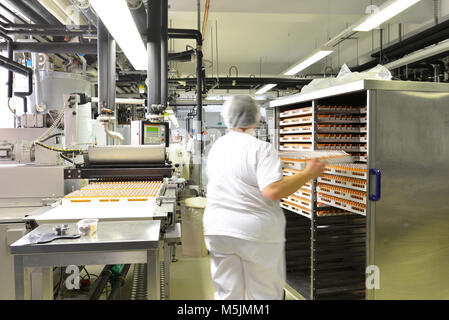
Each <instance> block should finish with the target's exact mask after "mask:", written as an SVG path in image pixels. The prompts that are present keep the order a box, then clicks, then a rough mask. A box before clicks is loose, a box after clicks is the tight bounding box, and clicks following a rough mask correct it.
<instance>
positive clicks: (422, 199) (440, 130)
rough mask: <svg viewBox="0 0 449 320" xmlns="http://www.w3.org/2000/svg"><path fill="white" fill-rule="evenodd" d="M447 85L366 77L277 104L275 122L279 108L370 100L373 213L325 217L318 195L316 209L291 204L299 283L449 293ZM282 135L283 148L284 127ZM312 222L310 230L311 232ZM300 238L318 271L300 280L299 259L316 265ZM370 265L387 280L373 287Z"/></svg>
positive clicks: (349, 291)
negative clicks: (304, 212) (305, 211)
mask: <svg viewBox="0 0 449 320" xmlns="http://www.w3.org/2000/svg"><path fill="white" fill-rule="evenodd" d="M448 92H449V85H447V84H441V83H423V82H402V81H381V80H360V81H356V82H351V83H345V84H341V85H338V86H334V87H331V88H326V89H322V90H317V91H315V92H310V93H306V94H298V95H292V96H288V97H284V98H280V99H278V100H275V101H273V102H271V107H274V108H275V110H276V116H275V118H274V121H275V123H274V125H275V128H276V129H279V122H280V113H281V112H282V111H284V110H288V109H289V108H290V109H294V108H298V105H299V106H301V105H302V106H305V105H306V104H312V106H313V107H314V109H315V108H316V107H317V106H318V105H319V104H325V105H348V106H359V105H360V104H361V103H365V102H366V105H367V109H366V112H367V128H366V130H367V131H366V134H367V165H368V168H369V169H370V168H371V170H368V181H367V185H368V190H367V192H368V197H367V200H366V217H365V216H363V215H341V216H318V210H319V209H318V207H317V203H316V201H315V200H316V198H315V197H314V199H313V200H314V210H313V214H312V215H311V216H310V217H307V218H305V217H303V216H301V215H299V214H295V213H292V212H289V211H288V210H285V214H286V216H287V232H286V234H287V236H286V237H287V243H286V255H287V282H288V284H289V285H290V287H292V288H293V289H295V290H297V291H298V292H299V293H300V294H301V295H303V296H304V297H305V298H310V299H360V298H362V299H363V298H366V299H417V298H418V299H429V298H432V299H441V298H444V297H445V296H446V295H447V294H448V289H447V288H448V287H449V283H448V281H449V280H446V279H443V278H441V277H438V274H443V273H444V272H445V271H444V270H447V268H448V267H449V257H448V256H447V254H445V253H444V252H443V251H444V249H443V247H442V246H443V245H442V244H441V243H440V242H438V239H440V238H441V237H444V235H445V234H447V228H446V227H445V226H447V219H446V220H445V217H447V210H448V209H449V200H448V198H447V192H449V189H448V185H447V182H446V181H445V180H444V181H443V178H442V175H441V174H442V172H448V171H447V170H449V165H448V162H447V157H449V151H448V149H447V148H446V147H445V146H447V145H448V143H449V141H448V136H449V134H448V133H449V132H448V131H447V125H445V123H446V122H445V121H446V120H444V119H448V117H449V108H447V104H448V103H449V94H448ZM314 123H316V119H315V121H314ZM314 132H316V130H314ZM407 137H408V138H407ZM411 137H415V138H413V139H412V138H411ZM314 140H315V139H314ZM275 143H276V146H277V147H278V148H279V130H276V133H275ZM423 152H424V153H425V155H424V154H423ZM443 159H446V160H443ZM372 169H376V172H378V173H379V175H377V176H375V175H373V172H374V171H373V170H372ZM380 172H382V176H383V178H382V195H381V194H380V190H381V188H380V186H381V185H380V182H381V180H380ZM415 176H416V177H415ZM418 176H419V178H418ZM443 176H445V175H443ZM375 177H376V178H375ZM446 178H447V177H446ZM314 185H315V183H314ZM430 186H432V191H431V192H430V191H429V190H428V188H429V187H430ZM314 194H316V191H314ZM424 195H427V196H424ZM412 199H413V200H412ZM410 202H412V203H414V205H412V204H411V203H410ZM298 225H301V226H302V227H301V228H302V229H301V230H302V232H303V233H301V232H300V230H297V226H298ZM307 227H310V233H308V232H307V233H306V232H304V231H305V228H307ZM307 237H308V239H307ZM298 241H300V242H302V243H303V244H304V243H307V244H308V245H309V247H310V269H308V272H306V273H303V274H302V278H301V279H298V273H296V272H295V268H294V267H295V266H297V265H298V264H299V265H301V266H302V268H307V267H308V266H309V263H308V261H306V260H305V259H304V257H302V259H298V257H296V256H295V255H294V252H295V251H294V248H295V243H298ZM420 250H421V251H420ZM305 252H306V251H305ZM419 252H426V255H420V254H419ZM412 257H413V258H412ZM368 266H374V267H376V266H377V267H378V268H379V272H380V274H379V276H380V280H379V281H380V287H379V288H377V287H375V286H369V287H366V283H365V280H366V279H365V278H367V275H368V274H367V273H366V272H368V271H369V270H370V269H367V267H368ZM432 270H433V271H432ZM367 280H369V279H368V278H367Z"/></svg>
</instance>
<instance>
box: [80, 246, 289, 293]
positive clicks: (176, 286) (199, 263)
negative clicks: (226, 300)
mask: <svg viewBox="0 0 449 320" xmlns="http://www.w3.org/2000/svg"><path fill="white" fill-rule="evenodd" d="M176 258H177V259H178V261H177V262H174V263H172V264H171V270H170V295H171V299H172V300H213V299H214V290H215V289H214V284H213V282H212V279H211V276H210V260H209V256H208V255H207V256H205V257H199V258H196V257H187V256H184V255H183V254H182V247H181V246H178V247H177V248H176ZM87 268H88V270H89V272H91V273H94V274H98V275H99V274H100V273H101V270H102V269H103V266H88V267H87ZM132 271H133V266H132V267H131V269H130V272H129V273H128V275H127V277H126V282H125V285H124V286H123V288H122V290H121V299H125V300H127V299H129V298H130V292H131V290H130V288H131V285H132ZM100 299H102V300H103V299H105V295H104V294H103V295H102V296H101V298H100ZM295 299H296V298H295V297H294V296H293V295H291V294H289V293H287V296H286V300H295Z"/></svg>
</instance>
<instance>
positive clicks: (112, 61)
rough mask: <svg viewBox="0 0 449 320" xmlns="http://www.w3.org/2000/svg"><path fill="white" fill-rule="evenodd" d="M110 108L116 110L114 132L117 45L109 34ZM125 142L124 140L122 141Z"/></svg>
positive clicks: (108, 72) (108, 73)
mask: <svg viewBox="0 0 449 320" xmlns="http://www.w3.org/2000/svg"><path fill="white" fill-rule="evenodd" d="M107 57H108V69H107V75H108V108H109V109H111V110H114V115H115V120H114V126H113V128H114V130H115V127H116V125H117V115H118V113H117V105H116V104H115V75H116V69H115V68H116V45H115V40H114V38H113V37H112V35H111V34H110V33H109V32H108V52H107ZM122 140H123V139H122Z"/></svg>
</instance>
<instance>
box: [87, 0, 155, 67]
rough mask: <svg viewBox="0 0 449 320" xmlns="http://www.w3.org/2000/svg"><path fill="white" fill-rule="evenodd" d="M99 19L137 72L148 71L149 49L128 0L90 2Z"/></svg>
mask: <svg viewBox="0 0 449 320" xmlns="http://www.w3.org/2000/svg"><path fill="white" fill-rule="evenodd" d="M90 4H91V5H92V7H93V8H94V10H95V12H96V13H97V15H98V17H100V19H101V21H102V22H103V24H104V25H105V26H106V28H107V29H108V31H109V33H110V34H111V35H112V36H113V37H114V39H115V41H117V44H118V45H119V46H120V48H121V49H122V51H123V53H124V54H125V55H126V57H127V58H128V60H129V62H131V64H132V65H133V67H134V69H136V70H146V69H147V65H148V58H147V49H146V47H145V45H144V43H143V41H142V38H141V37H140V34H139V31H138V30H137V26H136V24H135V22H134V19H133V17H132V15H131V12H130V11H129V9H128V5H127V4H126V0H90Z"/></svg>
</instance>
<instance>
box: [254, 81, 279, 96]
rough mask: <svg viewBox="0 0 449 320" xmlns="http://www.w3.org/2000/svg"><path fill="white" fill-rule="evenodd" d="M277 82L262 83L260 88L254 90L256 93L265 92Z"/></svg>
mask: <svg viewBox="0 0 449 320" xmlns="http://www.w3.org/2000/svg"><path fill="white" fill-rule="evenodd" d="M276 86H277V84H275V83H270V84H266V85H264V86H263V87H262V88H260V89H259V90H257V91H256V94H264V93H265V92H267V91H269V90H271V89H273V88H274V87H276Z"/></svg>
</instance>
